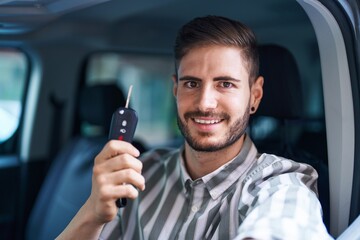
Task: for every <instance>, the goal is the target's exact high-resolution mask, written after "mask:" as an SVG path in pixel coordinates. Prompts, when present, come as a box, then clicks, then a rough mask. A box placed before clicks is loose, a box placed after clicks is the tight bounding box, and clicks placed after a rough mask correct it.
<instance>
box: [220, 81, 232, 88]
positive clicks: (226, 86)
mask: <svg viewBox="0 0 360 240" xmlns="http://www.w3.org/2000/svg"><path fill="white" fill-rule="evenodd" d="M220 86H221V87H223V88H231V87H233V86H234V84H232V83H231V82H221V83H220Z"/></svg>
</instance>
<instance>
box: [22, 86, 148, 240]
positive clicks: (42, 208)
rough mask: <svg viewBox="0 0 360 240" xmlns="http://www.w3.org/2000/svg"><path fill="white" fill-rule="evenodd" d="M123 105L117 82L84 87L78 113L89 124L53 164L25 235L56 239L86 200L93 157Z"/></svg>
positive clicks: (122, 97) (37, 239)
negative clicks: (115, 112) (117, 111)
mask: <svg viewBox="0 0 360 240" xmlns="http://www.w3.org/2000/svg"><path fill="white" fill-rule="evenodd" d="M124 105H125V98H124V96H123V93H122V92H121V91H120V89H118V88H117V86H116V85H113V84H109V85H95V86H89V87H85V88H83V89H82V91H81V93H80V98H79V105H78V114H79V115H78V117H79V120H80V121H81V122H82V123H84V124H85V125H86V126H88V127H87V129H85V130H84V129H83V130H82V131H80V132H82V133H81V134H78V135H77V136H76V137H74V138H73V139H72V140H70V142H69V143H68V144H67V145H66V146H65V147H64V148H63V149H62V150H61V151H60V152H59V154H58V155H57V156H56V158H55V159H54V161H53V163H52V165H51V166H50V169H49V171H48V174H47V176H46V178H45V180H44V183H43V185H42V187H41V189H40V192H39V194H38V197H37V200H36V202H35V204H34V207H33V209H32V212H31V214H30V217H29V220H28V223H27V227H26V233H25V235H26V236H25V238H26V239H29V240H35V239H36V240H42V239H44V240H45V239H54V238H55V237H56V236H57V235H59V234H60V233H61V232H62V230H63V229H64V228H65V227H66V226H67V224H68V223H69V222H70V221H71V219H72V218H73V216H74V215H75V214H76V213H77V211H78V210H79V209H80V207H81V206H82V205H83V203H84V202H85V201H86V199H87V198H88V196H89V195H90V192H91V176H92V168H93V161H94V158H95V156H96V155H97V154H98V153H99V152H100V151H101V149H102V148H103V146H104V145H105V143H106V142H107V136H108V129H109V127H110V122H111V116H112V113H113V111H115V109H116V108H117V107H119V106H124ZM89 126H90V130H91V131H89ZM91 127H93V129H91ZM134 145H135V146H136V147H137V148H138V149H139V151H140V152H143V151H144V150H145V147H144V146H143V145H142V144H141V143H140V142H138V141H134Z"/></svg>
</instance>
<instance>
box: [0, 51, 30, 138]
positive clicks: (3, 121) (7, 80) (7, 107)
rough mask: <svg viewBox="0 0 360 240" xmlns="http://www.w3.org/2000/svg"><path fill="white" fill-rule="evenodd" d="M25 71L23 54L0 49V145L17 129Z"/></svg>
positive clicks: (25, 63)
mask: <svg viewBox="0 0 360 240" xmlns="http://www.w3.org/2000/svg"><path fill="white" fill-rule="evenodd" d="M27 69H28V62H27V58H26V56H25V54H24V53H23V52H20V51H19V50H16V49H1V48H0V72H1V74H0V126H1V127H0V144H1V143H4V142H5V141H7V140H8V139H10V138H11V137H12V136H13V135H14V133H15V132H16V130H17V129H18V127H19V120H20V116H21V112H22V103H23V101H22V99H23V94H24V86H25V80H26V72H27Z"/></svg>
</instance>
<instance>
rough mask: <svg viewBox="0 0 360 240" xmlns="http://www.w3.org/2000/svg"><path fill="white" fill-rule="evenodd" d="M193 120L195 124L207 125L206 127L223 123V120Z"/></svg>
mask: <svg viewBox="0 0 360 240" xmlns="http://www.w3.org/2000/svg"><path fill="white" fill-rule="evenodd" d="M192 120H193V121H194V122H195V123H198V124H205V125H212V124H217V123H220V122H222V121H223V119H201V118H192Z"/></svg>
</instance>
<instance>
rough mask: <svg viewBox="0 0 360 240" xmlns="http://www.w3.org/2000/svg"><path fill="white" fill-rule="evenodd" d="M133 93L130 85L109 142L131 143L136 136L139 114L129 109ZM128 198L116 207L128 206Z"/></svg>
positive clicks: (112, 119)
mask: <svg viewBox="0 0 360 240" xmlns="http://www.w3.org/2000/svg"><path fill="white" fill-rule="evenodd" d="M131 91H132V85H130V88H129V91H128V95H127V99H126V104H125V107H120V108H118V109H116V111H115V112H114V113H113V115H112V118H111V125H110V132H109V140H121V141H125V142H129V143H131V142H132V140H133V137H134V134H135V129H136V125H137V122H138V117H137V113H136V111H135V110H134V109H131V108H129V101H130V96H131ZM126 202H127V201H126V198H120V199H118V200H116V206H117V207H119V208H122V207H125V206H126Z"/></svg>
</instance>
